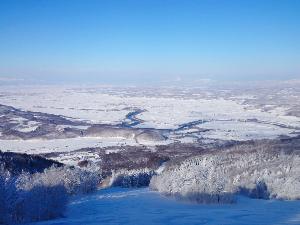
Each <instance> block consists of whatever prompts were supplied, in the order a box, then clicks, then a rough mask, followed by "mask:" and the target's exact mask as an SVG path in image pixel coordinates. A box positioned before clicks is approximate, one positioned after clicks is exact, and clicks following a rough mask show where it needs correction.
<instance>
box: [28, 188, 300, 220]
mask: <svg viewBox="0 0 300 225" xmlns="http://www.w3.org/2000/svg"><path fill="white" fill-rule="evenodd" d="M50 224H51V225H82V224H84V225H98V224H106V225H112V224H122V225H127V224H128V225H129V224H143V225H152V224H153V225H154V224H155V225H166V224H172V225H176V224H178V225H182V224H186V225H192V224H193V225H196V224H197V225H202V224H203V225H204V224H206V225H209V224H210V225H216V224H220V225H267V224H268V225H283V224H291V225H292V224H300V201H278V200H258V199H249V198H245V197H238V202H237V203H236V204H231V205H197V204H191V203H185V202H179V201H176V200H173V199H169V198H165V197H163V196H161V195H159V194H157V193H156V192H152V191H150V190H148V189H144V188H142V189H124V188H110V189H106V190H100V191H98V192H97V193H95V194H92V195H89V196H84V197H76V198H74V199H73V201H72V202H71V204H70V205H69V207H68V210H67V213H66V217H65V218H62V219H57V220H51V221H46V222H41V223H33V224H32V225H50Z"/></svg>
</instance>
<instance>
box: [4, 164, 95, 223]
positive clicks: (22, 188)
mask: <svg viewBox="0 0 300 225" xmlns="http://www.w3.org/2000/svg"><path fill="white" fill-rule="evenodd" d="M99 180H100V176H99V175H98V173H96V172H93V171H88V170H81V169H78V168H71V167H51V168H49V169H46V170H44V172H42V173H34V174H30V173H26V172H22V173H21V174H19V175H15V176H13V175H11V173H10V172H8V171H6V170H5V169H4V167H3V166H0V224H16V223H24V222H33V221H40V220H48V219H53V218H57V217H60V216H62V215H63V213H64V211H65V209H66V205H67V203H68V199H69V196H70V195H74V194H82V193H87V192H91V191H93V190H95V189H96V188H97V185H98V183H99Z"/></svg>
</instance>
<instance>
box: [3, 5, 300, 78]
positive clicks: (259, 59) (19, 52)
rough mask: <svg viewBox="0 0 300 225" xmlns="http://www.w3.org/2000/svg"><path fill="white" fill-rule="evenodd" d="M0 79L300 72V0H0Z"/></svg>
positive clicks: (288, 75) (240, 75) (295, 75)
mask: <svg viewBox="0 0 300 225" xmlns="http://www.w3.org/2000/svg"><path fill="white" fill-rule="evenodd" d="M1 77H2V78H3V77H4V78H5V79H9V78H12V79H19V78H25V79H33V80H34V79H36V80H44V81H49V82H99V83H101V82H105V83H109V82H111V83H118V82H119V83H120V82H121V83H122V82H124V83H127V82H128V83H131V82H152V81H168V80H176V79H177V80H178V79H190V80H197V79H207V78H208V79H214V80H261V79H294V78H300V1H298V0H294V1H291V0H272V1H268V0H257V1H256V0H249V1H247V0H236V1H231V0H226V1H225V0H219V1H217V0H195V1H189V0H181V1H176V0H172V1H171V0H170V1H167V0H159V1H156V0H136V1H127V0H120V1H114V0H107V1H101V0H97V1H93V0H81V1H79V0H47V1H46V0H35V1H31V0H20V1H15V0H6V1H4V0H0V78H1ZM2 80H3V79H2ZM0 82H1V79H0Z"/></svg>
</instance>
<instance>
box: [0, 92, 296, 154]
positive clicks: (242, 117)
mask: <svg viewBox="0 0 300 225" xmlns="http://www.w3.org/2000/svg"><path fill="white" fill-rule="evenodd" d="M155 91H157V92H158V93H159V92H162V95H161V96H160V94H156V92H155ZM140 92H141V93H143V90H142V89H140ZM207 93H208V94H207ZM220 93H222V91H221V92H220ZM253 98H255V97H253V96H252V95H245V96H242V95H241V96H234V97H232V96H231V97H227V98H225V97H224V96H223V95H222V94H220V96H218V95H216V94H209V92H207V91H205V92H204V94H203V93H202V92H201V91H200V94H197V93H194V92H192V91H189V90H184V91H181V94H178V92H177V91H176V90H175V91H174V90H171V91H170V90H168V89H166V91H165V92H163V91H161V90H160V89H154V90H153V91H152V92H150V91H148V92H147V93H145V94H142V95H141V94H139V92H134V91H132V90H131V88H127V89H126V88H125V89H118V88H117V87H116V88H113V87H101V86H100V87H63V86H43V87H36V86H27V87H22V88H18V89H16V88H15V87H2V89H1V92H0V104H3V105H9V106H13V107H16V108H18V109H22V110H25V111H26V110H28V111H35V112H43V113H49V114H55V115H62V116H64V117H67V118H71V119H72V120H81V121H88V122H89V123H100V124H110V125H114V124H121V123H123V122H127V121H128V118H126V115H127V114H128V113H131V112H133V111H135V110H136V109H140V110H141V111H140V112H139V113H137V115H135V117H136V119H138V120H139V123H137V124H136V125H134V126H135V127H141V128H155V129H171V130H173V132H170V135H169V140H170V141H181V142H185V143H186V142H196V141H199V140H200V139H202V140H204V141H208V140H210V139H211V140H251V139H265V138H276V137H278V136H280V135H289V136H293V135H295V133H296V132H299V129H300V120H299V118H298V117H296V116H290V115H286V112H287V110H288V109H289V108H288V106H287V105H285V106H282V105H274V104H273V105H272V109H270V110H268V111H267V110H265V107H266V106H268V102H265V105H263V106H261V107H257V106H256V105H255V104H250V105H249V104H245V101H246V100H249V99H250V100H253ZM16 120H19V121H21V120H22V118H16ZM37 126H38V124H34V123H33V122H32V121H26V123H24V121H21V122H20V126H18V127H17V128H16V129H17V130H18V131H22V132H30V131H32V130H34V129H36V128H37ZM180 127H181V128H182V129H180ZM195 130H196V131H195ZM203 130H205V132H203ZM37 142H38V141H35V142H31V141H23V142H18V143H16V142H14V141H11V142H9V141H6V140H0V146H1V147H0V150H4V151H5V150H13V151H26V152H31V150H32V149H36V152H35V153H38V152H45V151H48V150H45V149H49V150H51V151H57V149H60V151H71V150H74V147H78V148H79V147H88V146H107V145H116V146H117V145H119V144H120V143H123V144H124V143H125V144H136V143H134V142H132V141H131V140H119V139H118V138H117V139H116V140H112V139H109V138H108V139H107V140H101V141H99V140H98V139H96V138H94V139H93V138H90V139H86V138H78V140H77V139H73V140H68V139H65V140H61V141H57V142H51V141H45V140H40V142H41V143H37ZM74 143H76V144H74ZM166 143H167V142H166ZM166 143H165V144H166ZM143 144H145V143H143ZM146 144H151V143H146ZM152 144H153V143H152ZM20 147H22V149H20Z"/></svg>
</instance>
